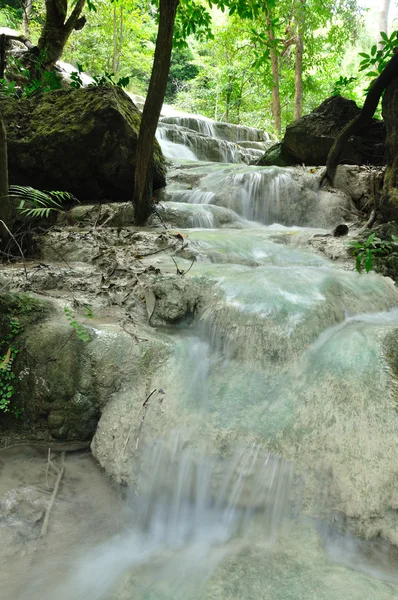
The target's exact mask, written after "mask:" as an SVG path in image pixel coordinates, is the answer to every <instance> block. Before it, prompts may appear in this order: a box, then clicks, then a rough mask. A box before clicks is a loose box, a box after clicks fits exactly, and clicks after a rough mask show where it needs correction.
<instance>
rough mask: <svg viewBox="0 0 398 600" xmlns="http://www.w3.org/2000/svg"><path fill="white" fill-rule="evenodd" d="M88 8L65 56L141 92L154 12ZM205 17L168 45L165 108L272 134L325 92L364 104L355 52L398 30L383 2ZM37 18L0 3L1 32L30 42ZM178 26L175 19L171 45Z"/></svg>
mask: <svg viewBox="0 0 398 600" xmlns="http://www.w3.org/2000/svg"><path fill="white" fill-rule="evenodd" d="M88 6H89V8H90V3H89V5H88ZM91 7H94V10H86V11H85V16H86V19H87V22H86V24H85V26H84V27H83V29H81V30H79V31H74V32H73V33H72V35H71V37H70V39H69V41H68V43H67V46H66V48H65V51H64V55H63V60H65V61H67V62H70V63H72V64H73V65H75V66H78V65H79V67H80V68H81V69H83V70H84V71H86V72H87V73H90V74H91V75H93V76H101V75H104V74H105V73H108V74H114V75H115V78H121V77H122V78H123V77H128V78H129V83H128V87H127V89H128V90H129V91H130V92H133V93H135V94H141V95H145V93H146V90H147V86H148V83H149V78H150V73H151V68H152V60H153V53H154V48H155V42H156V35H157V21H156V18H157V11H156V7H155V6H154V5H153V4H152V3H150V2H148V1H147V0H114V1H113V2H112V1H110V0H95V4H94V5H91ZM210 14H211V24H210V27H209V26H207V25H206V26H204V27H201V26H200V25H199V26H197V27H196V28H195V27H194V29H195V30H194V31H192V32H188V34H189V33H190V35H188V37H187V38H186V42H180V43H176V44H175V46H174V49H173V55H172V63H171V69H170V74H169V83H168V88H167V94H166V102H168V103H170V104H173V105H174V106H175V107H176V108H178V109H181V110H183V111H186V112H191V113H200V114H202V115H205V116H207V117H210V118H212V119H215V120H219V121H226V122H231V123H238V124H244V125H250V126H254V127H258V128H261V129H265V130H266V131H268V132H269V133H274V134H276V135H278V136H279V135H280V134H281V133H282V132H283V130H284V128H285V127H286V125H287V124H288V123H290V122H291V121H293V120H294V119H295V118H298V117H299V116H301V115H302V114H306V113H308V112H310V111H311V110H313V109H314V108H315V107H316V106H317V105H319V104H320V103H321V102H322V100H324V99H325V98H327V97H329V96H331V95H332V94H337V93H342V94H343V95H344V96H346V97H348V98H352V99H353V100H355V101H356V102H357V104H358V105H360V106H361V105H362V104H363V100H364V96H365V90H366V88H367V86H368V84H369V79H368V78H367V75H366V73H367V72H366V71H365V72H362V73H361V72H358V67H359V64H360V61H361V60H362V58H361V56H360V53H367V54H369V53H371V52H372V51H375V49H376V44H377V42H378V41H379V40H380V39H381V38H380V31H384V32H387V33H388V34H390V33H391V32H392V31H394V30H395V29H397V27H398V11H397V7H396V5H395V4H393V3H391V1H389V0H383V2H380V1H377V0H376V1H375V0H280V1H279V0H278V1H277V2H276V3H275V5H274V7H273V8H270V7H268V8H267V9H266V10H264V11H263V12H261V13H260V14H259V16H258V17H257V18H255V19H253V18H250V19H245V18H241V17H240V16H237V14H236V13H235V14H234V11H233V10H232V11H231V9H230V10H229V11H225V12H222V11H221V10H219V9H216V8H214V7H213V8H212V9H211V10H210ZM44 15H45V4H44V0H33V2H32V1H31V0H27V4H25V5H23V7H22V5H21V4H20V2H19V0H15V3H10V2H9V0H7V3H4V5H3V6H1V3H0V26H6V27H11V28H14V29H19V30H21V29H22V30H24V32H25V34H27V35H28V36H29V37H30V38H31V39H32V41H33V42H34V43H35V42H36V41H37V39H38V37H39V33H40V30H41V26H42V23H43V21H44ZM180 22H181V23H182V22H183V20H182V19H181V21H180ZM193 23H194V21H193ZM178 27H179V20H178V19H177V26H176V39H177V40H178V39H181V36H180V37H179V35H178ZM185 33H187V32H184V34H185ZM367 71H369V69H368V70H367Z"/></svg>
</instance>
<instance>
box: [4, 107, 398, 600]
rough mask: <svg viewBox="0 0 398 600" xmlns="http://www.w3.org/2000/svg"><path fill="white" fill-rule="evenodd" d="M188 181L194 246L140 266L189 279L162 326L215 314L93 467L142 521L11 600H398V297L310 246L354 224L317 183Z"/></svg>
mask: <svg viewBox="0 0 398 600" xmlns="http://www.w3.org/2000/svg"><path fill="white" fill-rule="evenodd" d="M178 118H179V119H180V117H178ZM190 118H191V119H192V117H190ZM204 122H206V123H207V125H206V127H208V128H209V129H208V131H211V132H212V134H214V133H215V132H216V131H217V130H216V125H217V124H214V123H211V122H207V121H206V120H204ZM167 125H168V126H171V125H176V121H173V122H170V120H169V121H168V124H167ZM177 125H178V126H184V127H186V126H189V127H190V129H192V130H193V129H194V128H195V127H196V131H197V133H201V134H203V133H204V131H205V126H204V125H199V124H196V125H194V124H193V122H192V120H191V121H189V120H188V121H184V122H183V121H181V120H180V121H179V123H178V124H177ZM200 128H202V131H200ZM222 131H223V130H222V128H221V127H220V129H219V135H220V136H221V133H222ZM235 133H236V132H235ZM245 135H246V134H245ZM247 135H249V133H247ZM250 135H252V133H250ZM253 135H254V134H253ZM242 136H243V134H242ZM161 139H163V140H166V141H167V142H168V141H170V140H168V138H167V137H164V138H161ZM222 141H223V142H225V141H227V142H228V140H225V139H224V140H222ZM170 143H174V142H170ZM228 143H235V142H231V141H229V142H228ZM256 143H260V141H259V140H257V142H256ZM184 148H185V147H184V146H182V148H180V149H179V150H178V149H177V152H183V151H185V150H187V149H186V148H185V150H184ZM174 150H176V148H175V147H174ZM174 150H173V149H171V150H170V152H171V151H174ZM188 152H189V151H188ZM178 158H179V159H181V156H179V157H178ZM191 160H193V159H192V157H191ZM173 169H174V170H173ZM169 182H170V185H169V186H168V188H167V189H166V192H165V195H164V197H163V198H160V200H162V201H163V200H166V201H165V202H162V205H163V209H164V211H165V214H166V215H168V216H170V215H171V214H176V215H177V217H178V218H181V219H183V218H185V219H186V220H185V228H184V227H181V223H179V224H178V234H177V235H178V236H179V238H180V239H182V240H185V239H186V237H187V238H188V240H189V247H188V248H185V247H184V245H183V247H182V249H181V253H180V255H178V256H176V257H175V260H176V265H174V264H172V263H171V260H170V256H169V255H167V254H164V255H162V254H161V253H159V254H157V253H155V256H148V257H147V258H145V257H140V260H143V261H144V263H145V261H148V263H146V264H149V265H150V266H151V268H152V269H153V268H157V269H160V272H161V274H160V276H159V279H160V281H161V283H162V282H163V283H164V280H168V279H170V280H171V287H169V288H166V291H163V289H162V288H160V291H159V290H158V294H157V296H156V297H155V308H154V309H153V311H152V314H151V317H150V318H151V319H152V318H153V321H152V324H157V323H156V322H155V321H154V319H156V310H155V309H156V303H158V304H162V303H163V304H162V306H163V305H164V304H165V303H167V302H168V301H169V300H170V303H172V301H175V302H176V303H177V305H178V302H179V301H180V300H181V302H182V301H183V300H184V297H182V296H183V294H184V292H183V291H181V290H182V289H183V286H186V288H184V289H185V292H186V293H187V294H188V300H187V305H189V306H193V307H194V308H193V309H192V310H191V313H192V312H194V311H195V316H194V317H192V314H190V313H189V311H187V318H186V320H185V321H182V322H181V321H180V322H178V327H174V328H172V327H170V326H169V327H167V329H166V333H165V334H164V335H165V336H167V339H168V343H169V345H170V348H171V349H172V350H171V351H170V356H169V357H168V359H167V360H166V361H165V362H164V363H162V364H160V365H159V369H158V370H157V372H156V373H155V375H154V376H153V379H152V381H151V387H150V390H152V392H150V393H148V397H147V398H146V400H145V401H144V402H143V403H141V405H140V407H139V409H137V410H136V407H135V406H134V401H130V397H131V395H132V389H129V390H124V391H123V392H120V394H119V395H118V393H116V394H115V397H113V398H112V399H111V400H110V401H109V406H107V407H105V409H104V412H103V415H102V417H101V421H100V423H99V427H98V431H97V434H96V436H95V438H94V442H93V451H94V452H95V456H96V458H97V459H98V461H99V462H100V463H101V464H104V465H106V464H107V460H108V461H109V460H110V459H109V453H110V454H111V458H112V460H114V464H117V469H115V471H116V473H117V474H119V475H120V474H122V475H121V479H123V481H130V482H131V483H130V486H127V488H126V494H125V496H126V497H125V498H124V499H123V502H122V506H123V508H121V509H119V511H118V512H117V514H116V515H115V514H114V513H115V510H117V509H115V510H114V509H113V506H110V508H109V515H108V516H106V517H101V519H102V521H101V523H100V524H98V528H99V530H100V532H101V536H99V537H100V538H101V539H100V540H98V539H94V540H91V538H90V539H88V540H87V539H85V538H83V539H81V540H80V545H81V548H80V546H78V547H79V551H78V552H77V551H76V545H68V543H67V541H66V542H65V543H64V544H63V545H62V544H61V549H60V550H58V555H57V553H54V556H50V553H51V554H52V547H51V545H49V546H48V549H47V554H46V552H45V550H44V551H43V552H44V554H38V556H39V557H40V560H42V563H43V564H44V567H40V565H38V564H37V563H36V564H34V568H33V569H32V570H31V571H30V570H29V569H28V568H27V569H26V572H25V573H24V577H25V579H23V580H22V583H21V584H20V587H19V591H18V593H17V594H15V593H14V595H10V594H8V598H7V600H28V599H29V600H50V599H53V598H56V600H70V599H73V600H131V599H132V598H134V600H253V599H254V598H256V599H258V600H270V599H272V600H288V599H289V600H290V599H291V600H293V599H294V600H299V599H303V600H304V599H305V600H307V599H309V598H314V599H316V600H341V599H344V600H392V599H396V598H398V579H397V576H396V573H394V566H395V564H396V555H395V552H394V546H392V545H389V542H391V543H392V544H396V543H397V539H396V533H395V532H396V531H397V530H398V523H397V520H396V497H397V494H398V484H397V478H396V465H395V462H394V455H395V454H394V453H396V451H398V448H397V444H398V442H397V440H398V423H397V422H396V410H395V403H394V402H395V401H394V398H395V394H396V381H395V375H394V373H393V372H392V367H391V365H392V364H393V363H394V360H395V361H397V362H398V359H397V356H398V350H397V349H396V346H395V345H394V343H393V339H394V336H395V335H396V332H397V331H398V313H397V309H396V307H397V306H398V292H397V290H396V288H395V287H394V286H393V284H392V282H391V281H389V280H387V279H383V278H381V277H379V276H377V275H375V274H369V275H362V276H361V275H359V274H358V273H356V272H354V271H353V270H351V269H350V268H349V267H348V268H346V269H345V270H344V269H339V268H337V267H336V266H335V265H334V264H333V263H332V262H330V261H328V260H326V259H325V258H323V257H321V256H320V255H317V254H315V253H311V252H309V251H308V249H303V248H302V247H301V246H303V240H308V239H309V238H310V236H311V235H312V234H313V233H314V231H313V230H308V229H301V228H300V227H298V225H303V224H304V225H314V226H315V225H318V226H321V225H322V226H324V224H325V223H326V225H325V226H327V227H331V226H332V225H334V224H335V221H336V218H337V219H338V218H340V217H339V215H340V214H341V212H340V213H339V212H338V210H339V209H340V206H334V207H333V206H332V209H330V210H329V212H328V211H327V209H325V207H324V206H323V205H322V197H321V196H320V195H319V193H318V189H317V180H316V178H314V177H313V176H310V175H309V174H308V173H305V172H303V171H302V170H301V171H294V170H292V169H279V168H276V167H275V168H268V169H266V168H264V169H259V168H255V167H247V166H243V165H225V164H223V165H216V164H209V163H200V162H199V161H195V162H190V163H186V164H184V166H183V168H182V169H181V168H179V167H172V168H171V169H170V173H169ZM167 200H169V201H170V200H172V201H173V202H167ZM339 201H341V200H339ZM328 202H329V203H330V199H329V198H328ZM328 206H329V205H328ZM160 208H161V206H160V205H159V210H160ZM343 208H344V207H343ZM179 209H180V212H178V210H179ZM167 211H168V212H167ZM342 212H344V211H342ZM184 215H185V217H184ZM177 217H176V218H177ZM321 217H322V218H321ZM322 219H323V220H322ZM253 221H256V222H253ZM181 222H182V223H184V221H181ZM275 222H278V223H279V224H275ZM280 223H283V224H280ZM288 225H293V226H292V227H288ZM224 227H225V228H224ZM192 228H195V229H192ZM317 231H319V230H317ZM193 259H196V260H194V262H192V260H193ZM175 266H178V269H179V273H177V275H176V274H175V270H174V272H173V271H172V270H171V269H174V268H175ZM346 266H347V265H346ZM176 282H177V283H176ZM174 283H175V287H173V286H174ZM179 286H180V287H179ZM191 288H192V289H191ZM187 290H188V291H187ZM192 290H193V291H192ZM190 291H192V296H189V293H191V292H190ZM181 297H182V299H181ZM176 298H177V300H176ZM178 306H179V305H178ZM147 308H148V304H147ZM149 312H151V311H149ZM188 313H189V314H188ZM178 314H179V313H178ZM173 315H174V313H173ZM173 318H174V319H175V320H176V319H177V318H176V317H173ZM170 320H172V319H170ZM159 335H163V333H161V330H160V324H159ZM148 352H149V350H148ZM135 385H136V382H132V384H131V386H132V388H133V387H134V386H135ZM126 427H127V429H126ZM126 431H127V433H126ZM104 440H108V443H109V444H110V445H109V446H108V447H105V443H104ZM109 447H110V448H111V451H110V452H109ZM118 461H119V462H118ZM59 527H60V528H61V526H59ZM64 535H65V532H64ZM82 535H83V534H82ZM84 535H85V534H84ZM378 535H380V536H382V537H383V541H380V540H379V542H377V543H376V542H374V540H373V538H375V537H376V536H378ZM54 536H55V538H56V539H57V541H58V544H60V542H59V540H58V538H57V536H58V531H56V532H55V534H54ZM360 536H362V537H363V538H368V539H369V541H367V542H365V541H361V540H360ZM52 540H53V541H54V538H52ZM56 547H57V546H56ZM26 582H28V583H26Z"/></svg>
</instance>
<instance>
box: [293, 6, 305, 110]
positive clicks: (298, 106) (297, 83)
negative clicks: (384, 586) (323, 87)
mask: <svg viewBox="0 0 398 600" xmlns="http://www.w3.org/2000/svg"><path fill="white" fill-rule="evenodd" d="M305 3H306V0H299V3H298V9H297V11H298V12H297V16H296V22H297V36H296V38H295V43H296V64H295V70H294V119H295V120H296V119H300V117H301V116H302V114H303V50H304V42H303V35H304V28H305Z"/></svg>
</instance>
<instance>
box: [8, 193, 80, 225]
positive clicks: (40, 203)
mask: <svg viewBox="0 0 398 600" xmlns="http://www.w3.org/2000/svg"><path fill="white" fill-rule="evenodd" d="M9 195H10V196H12V197H13V198H15V199H16V200H19V201H20V202H19V206H18V210H19V212H20V213H21V214H23V215H25V216H27V217H31V218H43V217H45V218H48V217H49V215H50V213H51V212H60V211H62V210H63V205H62V203H63V202H66V201H69V202H71V201H72V202H78V200H77V198H75V196H74V195H73V194H70V193H69V192H60V191H46V190H36V189H35V188H32V187H29V186H21V185H10V187H9Z"/></svg>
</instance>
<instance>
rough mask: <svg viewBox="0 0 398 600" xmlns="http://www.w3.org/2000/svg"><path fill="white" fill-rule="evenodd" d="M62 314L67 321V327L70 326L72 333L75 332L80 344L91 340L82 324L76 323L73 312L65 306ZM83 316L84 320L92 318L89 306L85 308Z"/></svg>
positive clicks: (91, 310) (92, 314)
mask: <svg viewBox="0 0 398 600" xmlns="http://www.w3.org/2000/svg"><path fill="white" fill-rule="evenodd" d="M64 313H65V316H66V318H67V319H68V321H69V325H70V326H71V328H72V329H73V331H74V332H75V334H76V336H77V337H78V338H79V340H81V341H82V342H85V343H87V342H89V341H90V339H91V338H90V334H89V332H88V331H87V329H86V327H85V326H84V323H79V321H77V319H76V315H75V313H74V312H73V310H72V309H71V308H69V307H68V306H65V307H64ZM84 316H85V317H86V320H87V319H93V318H94V313H93V309H92V307H91V306H87V307H86V308H85V311H84Z"/></svg>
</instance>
